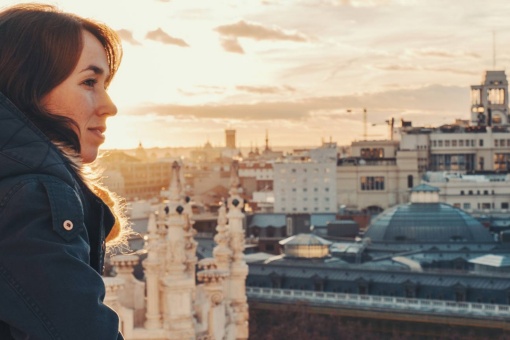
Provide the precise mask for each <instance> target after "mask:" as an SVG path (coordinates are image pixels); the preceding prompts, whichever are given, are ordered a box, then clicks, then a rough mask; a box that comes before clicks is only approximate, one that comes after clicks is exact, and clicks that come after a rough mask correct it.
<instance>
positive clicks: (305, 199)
mask: <svg viewBox="0 0 510 340" xmlns="http://www.w3.org/2000/svg"><path fill="white" fill-rule="evenodd" d="M291 200H292V202H295V201H296V197H294V196H293V197H292V199H291ZM313 200H314V201H315V202H318V201H319V198H318V197H314V198H313ZM285 201H286V199H285V196H284V197H282V202H285ZM307 201H308V197H303V202H307ZM324 201H325V202H329V197H324Z"/></svg>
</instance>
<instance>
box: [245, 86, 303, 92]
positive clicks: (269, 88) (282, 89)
mask: <svg viewBox="0 0 510 340" xmlns="http://www.w3.org/2000/svg"><path fill="white" fill-rule="evenodd" d="M236 89H237V90H239V91H244V92H249V93H255V94H277V93H288V92H295V91H296V89H295V88H293V87H291V86H288V85H284V86H282V87H277V86H248V85H238V86H236Z"/></svg>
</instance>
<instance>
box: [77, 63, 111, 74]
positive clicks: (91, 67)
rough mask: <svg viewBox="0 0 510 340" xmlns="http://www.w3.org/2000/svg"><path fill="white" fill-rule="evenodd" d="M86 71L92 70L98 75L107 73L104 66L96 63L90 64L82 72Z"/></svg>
mask: <svg viewBox="0 0 510 340" xmlns="http://www.w3.org/2000/svg"><path fill="white" fill-rule="evenodd" d="M85 71H92V72H94V73H95V74H97V75H102V74H104V73H105V72H104V69H103V68H101V67H99V66H96V65H89V66H87V67H85V68H84V69H83V70H81V71H80V73H81V72H85Z"/></svg>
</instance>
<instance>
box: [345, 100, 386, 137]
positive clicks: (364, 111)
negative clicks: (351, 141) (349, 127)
mask: <svg viewBox="0 0 510 340" xmlns="http://www.w3.org/2000/svg"><path fill="white" fill-rule="evenodd" d="M347 112H348V113H351V112H353V109H347ZM372 126H375V124H372ZM367 128H368V121H367V109H366V108H365V107H364V108H363V140H365V141H366V140H367V137H368V136H369V135H368V132H367V131H368V130H367ZM370 136H380V134H378V135H370Z"/></svg>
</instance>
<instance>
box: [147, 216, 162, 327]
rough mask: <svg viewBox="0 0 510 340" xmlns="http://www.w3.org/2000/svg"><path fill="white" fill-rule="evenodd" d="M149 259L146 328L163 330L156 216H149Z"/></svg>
mask: <svg viewBox="0 0 510 340" xmlns="http://www.w3.org/2000/svg"><path fill="white" fill-rule="evenodd" d="M147 231H148V233H149V235H148V236H147V241H146V242H147V243H146V248H147V258H146V259H145V261H143V268H144V269H145V282H146V287H147V312H146V313H145V317H146V320H145V328H147V329H157V328H161V311H160V309H159V279H158V272H159V269H160V261H159V259H158V248H157V246H158V233H157V231H158V229H157V224H156V215H155V214H154V213H152V214H150V216H149V224H148V225H147Z"/></svg>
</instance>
